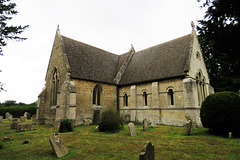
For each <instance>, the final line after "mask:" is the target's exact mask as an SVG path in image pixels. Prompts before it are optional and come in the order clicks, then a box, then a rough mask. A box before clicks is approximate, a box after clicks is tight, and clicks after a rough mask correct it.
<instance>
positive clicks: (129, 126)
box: [128, 122, 137, 136]
mask: <svg viewBox="0 0 240 160" xmlns="http://www.w3.org/2000/svg"><path fill="white" fill-rule="evenodd" d="M128 129H129V133H130V135H131V136H137V133H136V128H135V126H134V124H133V123H132V122H131V123H129V124H128Z"/></svg>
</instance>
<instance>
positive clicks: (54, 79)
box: [52, 69, 59, 106]
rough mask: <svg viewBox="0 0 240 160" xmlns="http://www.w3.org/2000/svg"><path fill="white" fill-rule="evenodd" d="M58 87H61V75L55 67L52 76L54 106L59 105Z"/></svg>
mask: <svg viewBox="0 0 240 160" xmlns="http://www.w3.org/2000/svg"><path fill="white" fill-rule="evenodd" d="M58 87H59V76H58V72H57V69H55V70H54V72H53V77H52V105H53V106H56V105H57V92H58Z"/></svg>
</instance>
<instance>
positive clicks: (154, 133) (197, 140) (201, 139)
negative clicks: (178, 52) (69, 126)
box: [0, 119, 240, 160]
mask: <svg viewBox="0 0 240 160" xmlns="http://www.w3.org/2000/svg"><path fill="white" fill-rule="evenodd" d="M17 122H18V123H19V124H32V125H33V128H32V129H31V130H28V129H26V128H25V129H24V131H22V132H16V129H11V124H12V121H9V120H7V119H2V120H1V122H0V139H1V141H0V144H2V148H1V149H0V155H1V157H0V159H4V160H5V159H26V160H27V159H44V160H48V159H49V160H51V159H58V157H57V155H56V154H55V153H54V151H53V149H52V147H51V144H50V142H49V140H50V139H49V138H50V136H52V134H53V133H57V134H58V136H60V137H61V142H62V144H64V145H65V146H66V148H67V150H68V151H67V152H68V153H67V154H66V155H64V156H63V157H61V158H59V159H87V160H91V159H95V160H96V159H97V160H105V159H119V160H120V159H129V160H133V159H134V160H135V159H139V156H140V155H141V154H143V153H142V149H143V146H144V145H146V142H148V141H149V142H151V144H153V145H154V155H155V159H156V160H159V159H238V158H239V156H240V139H239V138H236V137H234V136H233V138H228V137H227V136H226V137H223V136H216V135H211V134H209V133H208V132H207V131H208V130H207V129H205V128H201V127H200V128H195V129H192V131H191V133H190V135H186V133H185V132H186V128H185V127H176V126H166V125H157V126H156V127H151V126H147V127H146V123H145V124H143V125H142V124H135V125H134V124H131V125H128V124H125V125H124V129H122V130H120V131H119V132H116V133H106V132H96V130H95V128H96V127H97V126H96V125H89V126H77V127H75V128H74V130H73V132H65V133H59V132H58V128H57V127H54V126H52V125H35V123H34V121H32V120H29V119H26V120H25V121H24V122H20V119H18V121H17ZM133 125H134V126H135V128H134V129H135V130H134V132H135V134H133V135H132V136H131V135H130V133H129V128H128V127H129V126H133ZM146 128H147V129H146Z"/></svg>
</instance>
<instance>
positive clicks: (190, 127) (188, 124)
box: [185, 120, 192, 136]
mask: <svg viewBox="0 0 240 160" xmlns="http://www.w3.org/2000/svg"><path fill="white" fill-rule="evenodd" d="M191 129H192V121H191V120H188V121H187V123H186V132H185V135H186V136H189V135H190V134H191Z"/></svg>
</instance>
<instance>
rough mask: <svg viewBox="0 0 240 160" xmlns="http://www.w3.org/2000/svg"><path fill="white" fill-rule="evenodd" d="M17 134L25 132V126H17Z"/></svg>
mask: <svg viewBox="0 0 240 160" xmlns="http://www.w3.org/2000/svg"><path fill="white" fill-rule="evenodd" d="M16 132H24V127H23V125H21V124H18V125H17V129H16Z"/></svg>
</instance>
